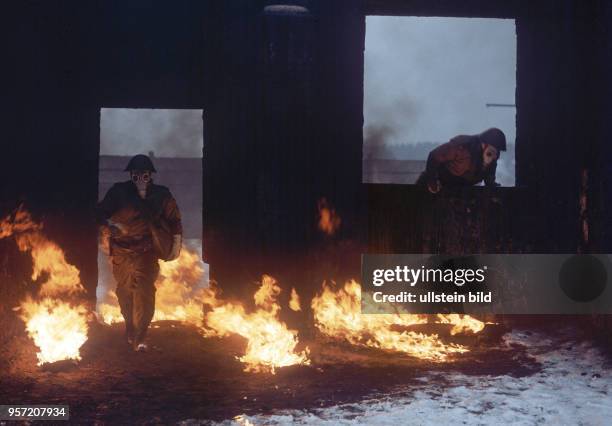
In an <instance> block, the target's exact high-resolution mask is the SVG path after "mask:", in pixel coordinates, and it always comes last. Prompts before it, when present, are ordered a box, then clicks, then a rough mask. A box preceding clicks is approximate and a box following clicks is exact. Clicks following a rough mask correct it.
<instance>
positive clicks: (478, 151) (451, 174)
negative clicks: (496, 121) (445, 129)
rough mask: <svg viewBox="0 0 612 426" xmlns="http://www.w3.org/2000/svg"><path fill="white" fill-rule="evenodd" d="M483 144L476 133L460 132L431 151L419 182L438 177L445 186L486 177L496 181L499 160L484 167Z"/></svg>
mask: <svg viewBox="0 0 612 426" xmlns="http://www.w3.org/2000/svg"><path fill="white" fill-rule="evenodd" d="M482 151H483V150H482V146H481V144H480V140H479V139H478V138H476V137H474V136H457V137H454V138H453V139H451V140H450V141H449V142H447V143H445V144H442V145H440V146H439V147H437V148H435V149H434V150H432V151H431V152H430V153H429V157H428V158H427V167H426V169H425V171H424V172H423V174H421V176H420V177H419V179H418V181H417V184H423V185H425V184H427V183H428V182H431V181H435V180H439V181H440V183H441V184H442V186H470V185H475V184H478V183H480V182H482V181H484V183H485V185H487V186H494V185H495V172H496V169H497V162H493V164H491V166H490V167H488V168H486V169H485V168H484V167H483V164H482Z"/></svg>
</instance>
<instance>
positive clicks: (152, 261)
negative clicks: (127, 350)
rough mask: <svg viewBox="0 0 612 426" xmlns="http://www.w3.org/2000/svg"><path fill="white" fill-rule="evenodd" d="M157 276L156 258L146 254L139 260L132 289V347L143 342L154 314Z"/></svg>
mask: <svg viewBox="0 0 612 426" xmlns="http://www.w3.org/2000/svg"><path fill="white" fill-rule="evenodd" d="M158 274H159V264H158V262H157V258H156V257H155V256H153V255H152V254H146V255H144V256H142V257H140V258H139V262H138V268H137V280H136V282H137V284H136V286H135V288H134V327H135V333H136V334H135V336H134V345H138V344H139V343H142V342H144V339H145V337H146V334H147V330H148V328H149V324H150V323H151V320H152V319H153V315H154V313H155V281H156V280H157V276H158Z"/></svg>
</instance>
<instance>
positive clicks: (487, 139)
mask: <svg viewBox="0 0 612 426" xmlns="http://www.w3.org/2000/svg"><path fill="white" fill-rule="evenodd" d="M478 138H479V139H480V141H481V142H482V143H486V144H487V145H491V146H494V147H495V148H497V150H498V151H505V150H506V135H504V132H502V131H501V130H499V129H498V128H496V127H491V128H490V129H487V130H485V131H484V132H482V133H481V134H479V135H478Z"/></svg>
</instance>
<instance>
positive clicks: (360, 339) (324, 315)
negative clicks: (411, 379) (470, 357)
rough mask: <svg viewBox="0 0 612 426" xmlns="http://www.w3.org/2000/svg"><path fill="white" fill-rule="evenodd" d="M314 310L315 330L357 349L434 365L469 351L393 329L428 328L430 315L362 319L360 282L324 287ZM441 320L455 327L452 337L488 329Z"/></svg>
mask: <svg viewBox="0 0 612 426" xmlns="http://www.w3.org/2000/svg"><path fill="white" fill-rule="evenodd" d="M312 309H313V313H314V318H315V326H316V327H317V328H318V329H319V330H320V331H321V332H322V333H323V334H325V335H327V336H330V337H333V338H337V339H343V340H346V341H348V342H349V343H351V344H354V345H359V346H368V347H372V348H379V349H386V350H392V351H397V352H403V353H405V354H408V355H411V356H414V357H418V358H422V359H427V360H431V361H445V360H447V359H448V357H449V356H450V355H452V354H456V353H463V352H467V351H468V349H467V348H466V347H465V346H462V345H457V344H452V343H451V344H446V343H444V342H442V341H441V340H440V338H439V337H438V335H437V334H431V335H427V334H423V333H417V332H414V331H407V330H404V331H396V330H394V329H393V326H410V325H415V324H425V323H427V322H428V317H427V315H415V314H364V315H362V314H361V286H360V285H359V284H358V283H357V282H356V281H349V282H347V283H346V284H345V285H344V288H341V289H339V290H338V291H334V290H333V289H332V288H331V287H330V286H329V285H327V284H325V283H324V284H323V290H322V292H321V294H319V295H317V296H315V298H314V299H313V300H312ZM441 317H442V318H440V322H442V323H445V324H453V325H454V327H453V330H452V331H451V333H452V334H455V333H457V332H461V331H465V330H468V329H469V330H471V331H473V332H477V331H480V330H482V329H483V328H484V323H481V322H480V321H478V320H476V319H474V318H471V317H469V316H467V315H465V316H463V317H461V316H459V315H456V316H454V315H446V316H441ZM453 331H454V333H453Z"/></svg>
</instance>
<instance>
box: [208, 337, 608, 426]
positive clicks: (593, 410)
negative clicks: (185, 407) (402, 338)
mask: <svg viewBox="0 0 612 426" xmlns="http://www.w3.org/2000/svg"><path fill="white" fill-rule="evenodd" d="M562 337H563V336H562V335H560V336H558V337H550V336H549V335H546V334H542V333H531V332H525V331H514V332H512V333H508V334H506V335H505V336H504V344H505V345H515V344H520V345H524V346H525V347H527V348H528V349H527V351H528V353H529V354H530V355H531V356H533V357H534V358H535V359H536V360H537V361H538V362H539V363H541V364H542V369H541V370H540V371H539V372H537V373H535V374H533V375H531V376H527V377H520V378H517V377H510V376H467V375H464V374H460V373H454V374H448V373H444V374H441V373H436V372H431V373H428V374H427V375H425V376H423V377H421V378H420V381H421V382H422V385H418V386H416V387H415V386H414V385H413V386H410V387H409V388H408V387H407V388H404V389H397V390H396V391H395V392H393V393H390V394H385V395H374V396H371V397H370V398H369V399H366V400H363V401H361V402H358V403H351V404H344V405H338V406H332V407H327V408H322V409H313V410H308V411H282V412H277V413H274V414H271V415H265V416H264V415H258V416H238V417H237V418H235V419H233V420H226V421H224V422H221V423H219V424H220V425H288V424H303V425H357V424H367V425H400V424H401V425H444V424H464V425H494V424H495V425H497V424H513V425H536V424H554V425H609V424H612V365H611V364H610V361H609V359H608V358H607V357H606V356H605V355H604V354H603V353H602V352H601V351H600V350H599V349H597V348H595V347H594V346H593V345H592V344H591V343H588V342H580V343H577V342H576V341H571V340H568V339H564V338H562Z"/></svg>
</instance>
